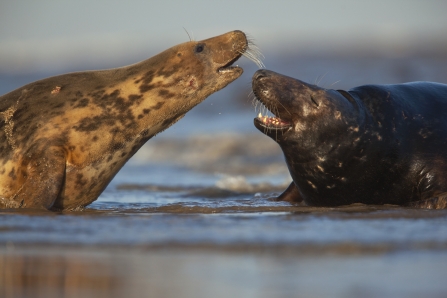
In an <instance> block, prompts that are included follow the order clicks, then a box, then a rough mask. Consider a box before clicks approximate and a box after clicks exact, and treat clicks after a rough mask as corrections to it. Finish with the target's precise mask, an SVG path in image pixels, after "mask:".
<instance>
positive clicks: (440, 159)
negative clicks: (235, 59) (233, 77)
mask: <svg viewBox="0 0 447 298" xmlns="http://www.w3.org/2000/svg"><path fill="white" fill-rule="evenodd" d="M252 84H253V92H254V94H255V96H256V98H257V99H258V100H259V101H261V102H262V103H263V104H264V105H265V106H266V107H267V108H268V109H269V110H270V111H271V112H272V113H273V114H274V115H275V117H268V116H263V115H261V114H260V115H259V116H258V117H257V118H255V119H254V124H255V126H256V127H257V128H258V129H259V130H260V131H261V132H263V133H265V134H266V135H268V136H269V137H271V138H272V139H273V140H275V141H276V142H277V143H278V144H279V146H280V147H281V149H282V151H283V152H284V156H285V160H286V163H287V166H288V168H289V171H290V174H291V176H292V179H293V182H292V183H291V184H290V186H289V187H288V188H287V190H286V191H285V192H284V193H283V194H281V195H280V196H279V197H278V199H279V200H286V201H291V202H304V203H305V204H307V205H311V206H339V205H347V204H353V203H364V204H394V205H403V206H413V207H421V208H437V209H441V208H446V206H447V200H446V198H447V85H445V84H439V83H431V82H413V83H405V84H396V85H365V86H360V87H356V88H353V89H350V90H348V91H343V90H332V89H324V88H320V87H318V86H315V85H311V84H307V83H305V82H302V81H300V80H297V79H294V78H291V77H287V76H284V75H281V74H278V73H275V72H272V71H268V70H259V71H257V72H256V73H255V74H254V76H253V82H252Z"/></svg>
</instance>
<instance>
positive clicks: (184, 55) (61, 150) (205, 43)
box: [0, 31, 256, 210]
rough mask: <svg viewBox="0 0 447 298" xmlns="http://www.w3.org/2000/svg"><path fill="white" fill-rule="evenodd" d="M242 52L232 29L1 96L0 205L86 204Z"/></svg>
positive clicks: (230, 74)
mask: <svg viewBox="0 0 447 298" xmlns="http://www.w3.org/2000/svg"><path fill="white" fill-rule="evenodd" d="M247 50H248V51H247ZM241 55H246V56H248V57H251V58H253V57H254V52H250V51H249V42H248V41H247V38H246V35H245V34H244V33H243V32H241V31H233V32H229V33H226V34H223V35H220V36H217V37H213V38H210V39H206V40H202V41H190V42H186V43H183V44H180V45H177V46H174V47H172V48H170V49H168V50H166V51H164V52H162V53H160V54H158V55H156V56H154V57H152V58H150V59H147V60H145V61H142V62H140V63H137V64H134V65H130V66H126V67H122V68H116V69H109V70H100V71H86V72H77V73H69V74H64V75H60V76H55V77H51V78H47V79H43V80H40V81H37V82H34V83H31V84H28V85H26V86H23V87H21V88H19V89H17V90H14V91H12V92H10V93H8V94H6V95H3V96H1V97H0V147H1V149H0V163H1V168H0V207H2V208H15V207H22V208H47V209H53V210H61V209H79V208H82V207H84V206H86V205H88V204H90V203H91V202H93V201H94V200H96V199H97V198H98V196H99V195H100V194H101V192H102V191H103V190H104V189H105V187H106V186H107V185H108V183H109V182H110V181H111V180H112V178H113V177H114V176H115V174H116V173H117V172H118V171H119V170H120V169H121V167H122V166H123V165H124V164H125V163H126V162H127V161H128V160H129V158H130V157H131V156H132V155H133V154H134V153H135V152H136V151H137V150H138V149H139V148H140V147H141V146H142V145H143V144H144V143H145V142H146V141H147V140H149V139H150V138H152V137H153V136H154V135H156V134H157V133H159V132H161V131H163V130H165V129H166V128H168V127H169V126H171V125H172V124H174V123H175V122H176V121H178V120H179V119H180V118H182V117H183V116H184V115H185V113H186V112H188V111H189V110H190V109H191V108H193V107H194V106H195V105H197V104H198V103H200V102H202V101H203V100H204V99H205V98H206V97H208V96H209V95H210V94H212V93H214V92H216V91H219V90H220V89H222V88H224V87H225V86H227V85H228V84H229V83H231V82H233V81H234V80H235V79H237V78H238V77H239V76H240V75H241V74H242V72H243V70H242V69H241V68H240V67H237V66H231V65H232V64H233V63H234V62H235V61H236V60H237V59H239V58H240V57H241ZM255 60H256V59H255Z"/></svg>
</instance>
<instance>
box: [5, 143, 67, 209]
mask: <svg viewBox="0 0 447 298" xmlns="http://www.w3.org/2000/svg"><path fill="white" fill-rule="evenodd" d="M40 152H41V154H33V155H32V156H30V161H29V163H28V165H27V166H26V168H27V171H26V174H25V175H26V176H25V179H26V180H25V182H24V183H23V185H22V187H21V188H20V190H19V191H18V192H17V193H16V195H15V196H14V198H13V200H14V201H15V202H16V203H18V204H19V205H20V206H19V207H22V208H41V209H42V208H43V209H51V207H52V206H53V204H54V202H55V201H56V199H57V198H58V197H59V195H60V193H61V189H62V186H63V181H64V178H65V164H66V159H65V150H64V149H63V148H62V147H59V146H51V147H49V148H48V147H47V148H45V150H42V151H40Z"/></svg>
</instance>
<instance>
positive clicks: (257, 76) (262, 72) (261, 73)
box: [252, 69, 275, 83]
mask: <svg viewBox="0 0 447 298" xmlns="http://www.w3.org/2000/svg"><path fill="white" fill-rule="evenodd" d="M273 74H275V72H273V71H271V70H267V69H259V70H257V71H256V72H255V73H254V74H253V78H252V82H253V83H254V82H255V81H259V80H261V79H262V78H267V77H271V76H272V75H273Z"/></svg>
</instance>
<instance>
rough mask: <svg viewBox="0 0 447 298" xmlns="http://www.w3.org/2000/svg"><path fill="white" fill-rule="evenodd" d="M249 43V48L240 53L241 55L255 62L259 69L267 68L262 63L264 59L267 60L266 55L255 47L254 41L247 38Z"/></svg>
mask: <svg viewBox="0 0 447 298" xmlns="http://www.w3.org/2000/svg"><path fill="white" fill-rule="evenodd" d="M247 41H248V43H247V48H246V49H245V51H240V52H239V53H240V54H242V55H243V56H245V57H247V58H248V59H250V60H251V61H253V62H254V63H255V64H256V65H257V66H258V67H259V68H265V65H264V63H263V62H262V59H264V58H265V57H264V55H263V54H262V53H261V51H260V50H259V48H258V47H257V46H256V45H255V43H254V42H253V39H250V38H247Z"/></svg>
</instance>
